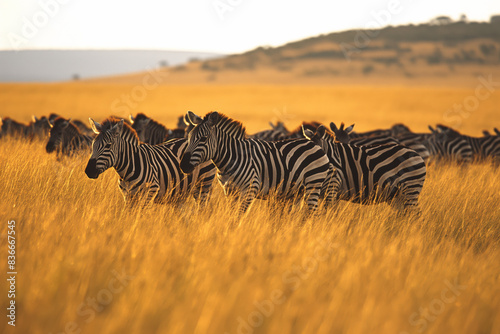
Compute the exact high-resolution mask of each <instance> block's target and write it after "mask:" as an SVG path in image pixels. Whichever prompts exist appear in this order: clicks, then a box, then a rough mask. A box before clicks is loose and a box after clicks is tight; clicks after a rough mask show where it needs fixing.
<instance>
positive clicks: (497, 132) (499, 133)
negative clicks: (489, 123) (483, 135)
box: [493, 128, 500, 136]
mask: <svg viewBox="0 0 500 334" xmlns="http://www.w3.org/2000/svg"><path fill="white" fill-rule="evenodd" d="M493 130H495V133H496V134H497V135H498V136H500V131H499V130H498V129H497V128H494V129H493Z"/></svg>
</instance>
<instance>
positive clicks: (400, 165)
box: [305, 126, 426, 209]
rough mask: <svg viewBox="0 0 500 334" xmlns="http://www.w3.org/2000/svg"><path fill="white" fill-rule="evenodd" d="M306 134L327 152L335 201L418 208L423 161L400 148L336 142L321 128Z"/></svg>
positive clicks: (411, 151) (422, 183)
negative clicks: (334, 181)
mask: <svg viewBox="0 0 500 334" xmlns="http://www.w3.org/2000/svg"><path fill="white" fill-rule="evenodd" d="M305 135H306V136H307V137H308V138H309V139H310V140H311V141H313V142H314V143H316V144H317V145H318V146H320V147H321V148H322V149H323V151H324V152H325V153H326V155H327V156H328V158H329V159H330V162H331V163H332V165H333V166H334V167H335V169H336V170H337V175H338V177H339V179H340V189H339V191H338V199H341V200H346V201H351V202H355V203H360V204H373V203H379V202H391V201H392V200H394V201H392V202H391V203H392V204H393V205H394V206H395V207H396V208H397V209H401V207H402V208H404V209H408V208H413V207H417V206H418V196H419V195H420V192H421V190H422V187H423V185H424V181H425V176H426V167H425V163H424V160H423V159H422V158H421V157H420V156H419V155H418V154H417V153H416V152H415V151H413V150H411V149H409V148H407V147H404V146H401V145H380V146H370V147H360V146H355V145H351V144H344V143H340V142H337V141H336V140H335V135H334V134H333V133H331V132H329V131H328V130H326V129H325V127H324V126H320V127H319V128H318V129H317V130H316V133H313V132H311V131H307V130H305Z"/></svg>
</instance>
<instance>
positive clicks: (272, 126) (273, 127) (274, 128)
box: [269, 122, 278, 130]
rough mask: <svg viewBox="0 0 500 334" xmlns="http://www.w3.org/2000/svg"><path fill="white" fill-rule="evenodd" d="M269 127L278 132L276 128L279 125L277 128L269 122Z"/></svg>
mask: <svg viewBox="0 0 500 334" xmlns="http://www.w3.org/2000/svg"><path fill="white" fill-rule="evenodd" d="M269 125H270V126H271V129H273V130H276V127H277V126H278V125H276V126H275V125H274V124H273V122H269Z"/></svg>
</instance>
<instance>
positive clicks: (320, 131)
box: [316, 125, 326, 137]
mask: <svg viewBox="0 0 500 334" xmlns="http://www.w3.org/2000/svg"><path fill="white" fill-rule="evenodd" d="M325 131H326V129H325V126H324V125H320V126H318V128H317V129H316V134H317V135H318V136H320V137H323V136H324V135H325Z"/></svg>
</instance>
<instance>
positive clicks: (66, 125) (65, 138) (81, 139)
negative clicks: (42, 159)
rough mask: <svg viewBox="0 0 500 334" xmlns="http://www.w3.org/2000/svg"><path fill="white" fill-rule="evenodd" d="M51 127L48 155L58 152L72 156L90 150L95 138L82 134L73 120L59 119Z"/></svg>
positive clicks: (47, 148) (47, 147)
mask: <svg viewBox="0 0 500 334" xmlns="http://www.w3.org/2000/svg"><path fill="white" fill-rule="evenodd" d="M50 126H51V128H50V137H49V141H48V142H47V145H46V147H45V150H46V151H47V153H52V152H54V151H56V152H57V153H62V154H63V155H67V156H71V155H73V154H77V153H81V152H88V151H89V150H90V147H91V145H92V140H93V139H94V138H93V137H91V136H88V135H84V134H82V133H81V132H80V130H79V129H78V128H77V127H76V125H74V124H73V123H72V122H71V120H68V119H65V118H63V117H58V118H56V119H55V120H54V124H51V125H50Z"/></svg>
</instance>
